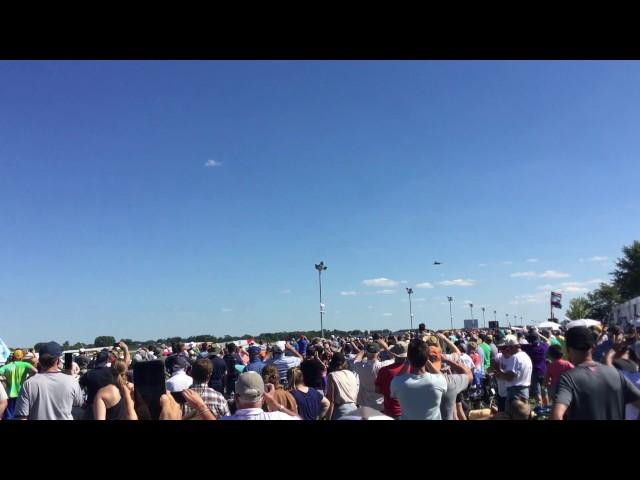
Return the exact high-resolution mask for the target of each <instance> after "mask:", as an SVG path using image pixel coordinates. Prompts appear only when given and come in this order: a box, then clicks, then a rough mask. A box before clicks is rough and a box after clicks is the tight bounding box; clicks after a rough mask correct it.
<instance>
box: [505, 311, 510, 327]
mask: <svg viewBox="0 0 640 480" xmlns="http://www.w3.org/2000/svg"><path fill="white" fill-rule="evenodd" d="M505 316H506V317H507V325H509V326H511V324H510V323H509V314H508V313H505Z"/></svg>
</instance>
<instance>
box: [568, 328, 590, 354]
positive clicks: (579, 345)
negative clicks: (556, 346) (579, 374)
mask: <svg viewBox="0 0 640 480" xmlns="http://www.w3.org/2000/svg"><path fill="white" fill-rule="evenodd" d="M565 342H566V345H567V348H573V349H574V350H580V351H587V350H589V349H590V348H591V347H593V333H592V332H591V330H589V329H588V328H587V327H573V328H570V329H569V330H567V334H566V335H565Z"/></svg>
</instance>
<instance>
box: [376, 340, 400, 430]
mask: <svg viewBox="0 0 640 480" xmlns="http://www.w3.org/2000/svg"><path fill="white" fill-rule="evenodd" d="M407 350H408V344H407V342H396V344H395V345H394V346H393V347H391V348H390V349H389V352H390V353H391V354H392V355H393V356H394V357H395V363H392V364H391V365H387V366H386V367H382V368H381V369H380V371H379V372H378V376H377V377H376V381H375V387H376V393H379V394H381V395H383V396H384V409H383V413H384V414H385V415H388V416H389V417H391V418H395V419H396V420H397V419H399V418H400V415H401V413H402V411H401V410H400V402H399V401H398V399H396V398H392V397H391V390H390V387H391V380H393V377H395V376H396V375H397V374H398V373H399V372H400V370H402V367H403V365H404V362H405V360H406V359H407Z"/></svg>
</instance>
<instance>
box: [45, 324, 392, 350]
mask: <svg viewBox="0 0 640 480" xmlns="http://www.w3.org/2000/svg"><path fill="white" fill-rule="evenodd" d="M373 333H381V334H384V335H389V334H390V333H392V332H391V330H388V329H384V330H371V331H369V330H365V331H362V330H325V331H324V334H325V337H330V336H331V335H335V336H336V337H338V336H340V337H358V336H363V335H370V334H373ZM301 335H304V336H306V337H307V338H308V339H313V338H315V337H320V330H307V331H301V330H296V331H282V332H273V333H261V334H259V335H248V334H246V335H242V336H240V337H232V336H231V335H224V336H222V337H216V336H215V335H208V334H205V335H192V336H190V337H167V338H158V339H155V340H145V341H141V340H133V339H131V338H123V339H122V340H123V341H124V343H126V344H127V345H128V346H129V348H130V349H131V350H135V349H137V348H139V347H143V346H144V347H148V346H153V347H157V346H159V345H172V344H174V343H178V342H184V343H190V342H195V343H204V342H208V343H229V342H232V341H234V340H248V339H250V338H253V339H255V340H256V341H257V340H264V341H265V342H275V341H278V340H290V339H292V338H295V339H296V340H297V339H298V338H299V337H300V336H301ZM117 341H118V340H117V339H116V338H115V337H113V336H108V335H103V336H99V337H96V338H95V339H94V341H93V343H82V342H78V343H73V344H71V343H69V341H68V340H65V342H64V343H63V344H62V348H63V349H64V350H79V349H80V348H96V347H111V346H113V345H114V344H115V343H116V342H117ZM42 344H43V343H37V344H36V345H35V347H34V348H35V350H36V351H38V350H39V348H40V346H41V345H42Z"/></svg>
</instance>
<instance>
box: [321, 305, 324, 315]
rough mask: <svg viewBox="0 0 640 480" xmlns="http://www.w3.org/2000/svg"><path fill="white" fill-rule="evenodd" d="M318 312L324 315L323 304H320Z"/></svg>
mask: <svg viewBox="0 0 640 480" xmlns="http://www.w3.org/2000/svg"><path fill="white" fill-rule="evenodd" d="M320 311H321V312H322V313H324V303H321V304H320Z"/></svg>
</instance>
